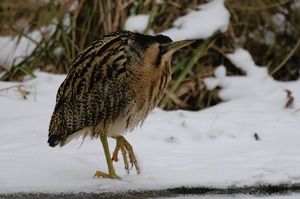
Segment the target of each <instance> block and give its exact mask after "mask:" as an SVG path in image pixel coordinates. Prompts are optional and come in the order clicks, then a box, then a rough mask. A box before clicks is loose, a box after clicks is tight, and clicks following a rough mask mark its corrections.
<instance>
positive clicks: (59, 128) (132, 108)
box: [48, 31, 193, 179]
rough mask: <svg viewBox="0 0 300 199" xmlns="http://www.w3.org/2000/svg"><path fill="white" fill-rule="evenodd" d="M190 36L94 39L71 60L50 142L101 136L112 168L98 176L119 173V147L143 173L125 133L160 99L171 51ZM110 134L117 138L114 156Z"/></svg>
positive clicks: (119, 35) (126, 34) (119, 34)
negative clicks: (108, 139)
mask: <svg viewBox="0 0 300 199" xmlns="http://www.w3.org/2000/svg"><path fill="white" fill-rule="evenodd" d="M192 42H193V41H178V42H172V40H171V39H170V38H169V37H167V36H164V35H157V36H149V35H143V34H139V33H132V32H129V31H117V32H114V33H110V34H108V35H105V36H104V37H102V38H100V39H99V40H96V41H95V42H93V43H92V44H90V45H89V46H88V47H87V48H86V49H85V50H83V51H82V52H81V53H80V54H79V55H78V56H77V58H76V59H75V60H74V61H73V63H72V65H71V66H70V68H69V71H68V74H67V77H66V79H65V80H64V81H63V83H62V84H61V85H60V87H59V89H58V92H57V97H56V105H55V108H54V112H53V114H52V117H51V121H50V126H49V135H48V136H49V139H48V143H49V145H50V146H51V147H55V146H56V145H58V144H59V145H60V146H61V147H62V146H64V145H65V144H67V143H68V142H69V141H70V140H72V139H73V138H76V137H79V136H83V139H84V138H85V137H86V136H88V135H89V136H91V137H92V138H98V137H100V140H101V142H102V145H103V149H104V153H105V156H106V162H107V166H108V174H107V173H104V172H101V171H96V174H95V177H103V178H116V179H120V177H119V176H118V175H117V174H116V173H115V169H114V166H113V160H114V161H117V160H118V152H119V151H120V150H121V152H122V155H123V160H124V164H125V169H126V170H127V172H129V167H128V158H127V154H128V156H129V161H130V163H131V164H132V165H134V166H135V169H136V171H137V173H140V169H139V166H138V163H137V160H136V157H135V155H134V153H133V149H132V146H131V145H130V144H129V143H128V141H127V140H126V139H125V138H124V137H123V135H124V134H125V133H126V132H128V131H133V130H134V128H135V127H137V126H138V125H140V124H142V123H143V121H144V120H145V118H146V117H147V116H148V114H149V112H150V111H151V110H152V109H154V108H155V106H156V105H157V104H158V103H159V101H160V100H161V98H162V96H163V94H164V91H165V88H166V86H167V84H168V82H169V80H170V78H171V59H172V55H173V53H174V52H175V51H177V50H178V49H180V48H182V47H184V46H187V45H189V44H191V43H192ZM107 137H111V138H114V139H116V148H115V150H114V152H113V155H112V157H111V155H110V152H109V146H108V142H107Z"/></svg>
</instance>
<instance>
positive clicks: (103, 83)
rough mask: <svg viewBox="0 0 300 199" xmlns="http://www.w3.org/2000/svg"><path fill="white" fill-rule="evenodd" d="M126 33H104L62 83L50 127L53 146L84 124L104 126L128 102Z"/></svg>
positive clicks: (75, 63) (50, 139)
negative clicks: (115, 35) (122, 34)
mask: <svg viewBox="0 0 300 199" xmlns="http://www.w3.org/2000/svg"><path fill="white" fill-rule="evenodd" d="M127 40H128V39H127V38H125V36H124V37H123V38H122V37H117V38H116V37H114V36H107V37H104V38H102V39H100V40H98V41H96V42H94V43H92V44H91V45H90V46H89V47H88V48H87V49H85V50H84V51H83V52H81V53H80V55H79V56H78V57H77V58H76V59H75V60H74V62H73V64H72V65H71V67H70V69H69V72H68V75H67V77H66V79H65V80H64V82H63V83H62V84H61V86H60V88H59V90H58V93H57V98H56V106H55V109H54V112H53V115H52V117H51V122H50V127H49V140H48V142H49V144H50V146H51V144H52V145H53V146H55V145H57V144H58V143H60V142H63V141H64V140H65V139H67V137H68V136H69V135H71V134H73V133H76V132H78V131H79V130H81V129H83V128H85V127H95V126H96V125H97V124H98V123H99V122H102V123H103V125H104V126H106V125H107V124H108V123H109V122H112V121H113V120H115V119H116V118H117V117H118V116H119V115H120V114H122V111H123V110H124V108H125V107H126V106H127V105H128V104H129V103H130V101H131V99H132V97H133V94H132V93H131V92H130V88H129V85H127V84H126V82H125V80H124V79H125V78H123V76H125V75H126V72H127V71H126V65H127V64H128V60H127V59H128V58H127V56H126V53H127V52H126V50H125V49H124V46H125V44H124V42H127Z"/></svg>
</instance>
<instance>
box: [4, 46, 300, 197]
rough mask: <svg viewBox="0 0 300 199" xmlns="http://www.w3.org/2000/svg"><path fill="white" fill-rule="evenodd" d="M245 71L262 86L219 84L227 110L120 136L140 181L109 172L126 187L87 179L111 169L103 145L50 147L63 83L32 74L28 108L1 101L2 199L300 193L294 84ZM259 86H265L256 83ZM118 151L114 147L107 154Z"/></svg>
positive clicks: (181, 115) (163, 116)
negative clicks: (265, 188)
mask: <svg viewBox="0 0 300 199" xmlns="http://www.w3.org/2000/svg"><path fill="white" fill-rule="evenodd" d="M244 53H246V51H244V50H241V49H240V50H238V51H237V52H236V53H234V54H232V55H231V56H230V57H231V59H232V60H234V59H235V60H236V63H237V64H239V63H240V64H241V63H249V57H248V56H245V54H244ZM239 57H243V58H244V60H243V59H239ZM239 61H240V62H239ZM249 67H250V68H251V67H253V68H252V69H251V70H250V69H249V68H248V69H249V71H252V70H256V73H257V77H259V78H257V77H256V76H255V75H253V74H252V73H251V72H249V73H246V74H247V75H246V76H241V77H227V76H223V75H219V77H223V78H225V80H228V82H229V83H228V84H227V86H228V87H224V88H222V90H221V91H224V92H225V93H226V95H225V94H224V96H226V98H227V100H228V101H226V102H223V103H221V104H219V105H216V106H214V107H211V108H207V109H204V110H201V111H197V112H189V111H170V112H166V111H163V110H160V109H155V110H154V111H153V112H152V114H151V115H150V116H149V118H148V119H147V120H146V122H145V123H144V125H143V127H142V128H138V129H137V130H135V131H134V132H132V133H128V134H126V138H127V139H128V140H129V141H130V142H131V144H132V145H133V147H134V150H135V153H136V155H137V157H138V160H139V163H140V164H141V168H142V173H141V174H140V175H137V174H135V171H134V170H133V171H132V172H131V173H130V174H127V173H126V172H125V171H124V168H123V162H122V161H119V162H117V163H115V167H116V170H117V173H118V174H119V175H120V176H121V177H122V180H109V179H93V178H92V177H93V175H94V172H95V171H96V170H98V169H99V170H102V171H106V169H107V168H106V163H105V158H104V154H103V150H102V146H101V144H100V141H99V140H90V139H86V140H85V141H84V143H83V144H82V146H81V147H80V145H81V143H82V140H81V139H78V140H76V141H72V142H70V143H69V144H68V145H66V146H65V147H63V148H59V147H57V148H50V147H49V146H48V145H47V143H46V141H47V133H48V132H47V131H48V125H49V120H50V116H51V113H52V111H53V107H54V104H55V96H56V91H57V89H58V87H59V85H60V83H61V82H62V81H63V79H64V78H65V76H64V75H53V74H47V73H43V72H35V74H36V76H37V78H36V79H32V80H27V81H26V82H24V83H21V85H22V87H21V88H22V89H23V90H25V91H29V92H30V94H29V95H28V99H27V100H24V99H23V98H22V97H21V95H20V94H19V93H18V92H17V90H16V89H10V90H7V91H2V92H1V93H0V99H1V105H2V107H1V110H2V111H1V114H0V123H1V127H2V128H1V129H2V130H1V137H2V138H1V140H0V161H1V168H2V169H1V170H0V193H13V192H50V193H57V192H105V191H126V190H140V189H146V190H148V189H163V188H172V187H179V186H188V187H198V186H204V187H218V188H227V187H232V186H236V187H243V186H255V185H263V184H271V185H278V184H288V185H292V184H295V183H300V170H299V167H300V145H299V143H300V131H299V129H300V123H299V119H300V111H299V110H300V109H299V104H300V100H299V99H300V93H299V85H300V81H296V82H287V83H283V82H277V81H275V80H273V79H271V77H265V76H264V75H263V74H264V70H260V69H259V68H258V67H256V68H255V67H254V66H252V65H249ZM260 73H262V74H260ZM262 77H265V78H266V79H265V81H263V82H262V83H261V84H259V83H256V82H253V80H255V79H257V80H258V81H259V80H261V78H262ZM267 79H270V80H268V81H267ZM11 85H19V84H17V83H12V82H10V83H7V82H0V88H6V87H9V86H11ZM234 85H236V86H234ZM237 85H239V86H237ZM245 86H246V87H245ZM284 89H289V90H290V91H291V92H292V95H293V96H294V99H295V101H294V106H293V108H285V102H286V101H287V98H286V93H285V91H284ZM229 90H230V91H229ZM245 90H246V91H249V92H250V93H251V95H250V94H248V93H247V92H245ZM256 90H257V91H259V90H261V91H262V92H255V91H256ZM221 93H222V92H221ZM237 93H238V95H237ZM255 133H256V134H257V135H258V138H259V140H256V139H255ZM114 146H115V142H114V140H110V147H111V150H112V149H113V148H114Z"/></svg>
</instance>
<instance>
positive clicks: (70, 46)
mask: <svg viewBox="0 0 300 199" xmlns="http://www.w3.org/2000/svg"><path fill="white" fill-rule="evenodd" d="M45 2H46V1H43V0H10V1H0V22H1V23H0V35H2V36H3V35H13V36H15V37H21V36H25V37H28V34H27V33H28V32H31V31H34V30H38V31H41V27H43V26H48V25H50V24H52V25H53V26H54V29H55V31H54V33H53V34H49V33H48V32H44V33H43V39H42V40H41V41H40V42H38V43H37V45H36V49H35V50H34V51H33V53H32V54H31V55H30V56H28V57H26V58H25V59H24V60H23V61H22V62H21V63H19V64H17V65H13V66H12V67H11V68H10V69H7V68H8V67H7V66H6V67H4V66H2V67H1V66H0V71H1V70H4V71H5V75H3V76H2V80H19V81H22V77H23V76H24V75H31V76H34V74H33V73H32V71H33V70H35V69H37V68H38V69H41V70H43V71H48V72H52V73H66V72H67V70H68V67H69V65H70V64H71V62H72V61H73V59H74V58H75V57H76V55H77V54H78V53H79V52H80V51H81V50H82V49H84V48H85V47H86V46H87V45H88V44H90V43H91V42H92V41H94V40H96V39H98V38H99V37H101V36H102V35H104V34H106V33H108V32H112V31H115V30H118V29H123V27H124V24H125V21H126V19H127V18H128V17H129V16H131V15H137V14H149V15H150V18H149V21H148V25H147V29H146V30H145V32H144V33H148V31H149V30H150V29H151V30H153V31H154V32H155V33H158V32H161V31H163V30H166V29H168V28H170V27H171V26H172V22H173V21H174V20H175V19H177V18H178V17H180V16H182V15H185V14H186V13H187V12H188V11H189V10H190V9H196V6H197V5H199V4H201V3H204V2H205V1H204V0H188V1H181V0H173V1H171V0H165V1H161V3H160V4H157V3H156V0H122V1H116V0H113V1H109V0H103V1H88V0H80V1H75V0H65V1H57V0H50V1H49V2H48V3H45ZM295 2H296V0H253V1H235V0H225V5H226V7H227V8H228V10H229V11H230V13H231V16H232V17H231V24H230V27H229V29H228V31H227V32H225V33H223V34H216V35H214V36H212V37H210V38H208V39H206V40H199V41H197V42H195V43H194V44H193V45H192V46H190V47H187V48H184V49H182V50H180V51H179V52H177V53H176V55H175V56H174V59H173V63H172V65H173V66H174V67H173V68H172V72H173V74H172V81H171V82H170V85H169V88H168V89H167V92H166V95H165V97H164V99H163V100H162V102H161V103H160V107H162V108H164V109H167V110H171V109H188V110H199V109H202V108H205V107H208V106H212V105H214V104H217V103H219V102H220V101H221V100H220V99H219V98H218V88H217V89H215V90H213V91H208V90H207V89H206V87H205V84H204V83H203V81H202V80H203V78H205V77H211V76H213V71H214V69H215V67H217V66H219V65H221V64H222V65H224V66H226V69H227V75H243V72H242V71H240V70H239V69H237V68H236V67H235V66H233V65H232V63H230V61H229V60H228V59H227V57H226V54H227V53H230V52H233V50H234V49H235V48H237V47H244V48H245V49H247V50H249V51H250V53H251V54H252V55H253V58H254V60H255V62H256V63H257V64H258V65H262V66H267V67H268V69H269V72H270V74H271V75H273V76H274V77H275V78H276V79H279V80H293V79H298V78H299V76H300V69H299V63H300V50H299V46H300V39H299V35H300V25H299V24H300V12H299V7H298V8H295ZM74 3H75V4H76V3H77V6H73V8H74V9H70V8H71V7H72V5H74ZM276 16H277V17H279V18H280V17H281V18H282V17H283V18H284V19H285V21H286V23H284V24H282V25H280V24H278V23H276V20H275V21H274V17H276ZM66 18H68V19H69V21H70V24H69V25H65V24H66V23H65V22H64V19H66ZM29 39H31V38H29ZM57 49H60V50H61V53H58V54H57V53H54V52H55V51H56V50H57Z"/></svg>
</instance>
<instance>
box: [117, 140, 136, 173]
mask: <svg viewBox="0 0 300 199" xmlns="http://www.w3.org/2000/svg"><path fill="white" fill-rule="evenodd" d="M115 139H116V140H117V144H116V148H115V150H114V153H113V156H112V160H113V161H115V162H117V161H118V160H119V159H118V153H119V151H120V150H121V151H122V155H123V160H124V165H125V170H126V171H127V173H129V166H128V160H127V153H128V156H129V161H130V163H131V164H132V167H133V165H134V167H135V169H136V172H137V174H140V172H141V171H140V168H139V166H138V163H137V160H136V158H135V155H134V153H133V148H132V146H131V145H130V144H129V142H128V141H127V140H126V139H125V138H124V137H123V136H118V137H115Z"/></svg>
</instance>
